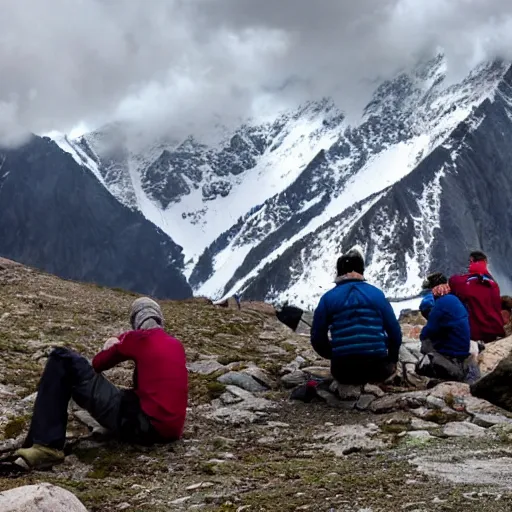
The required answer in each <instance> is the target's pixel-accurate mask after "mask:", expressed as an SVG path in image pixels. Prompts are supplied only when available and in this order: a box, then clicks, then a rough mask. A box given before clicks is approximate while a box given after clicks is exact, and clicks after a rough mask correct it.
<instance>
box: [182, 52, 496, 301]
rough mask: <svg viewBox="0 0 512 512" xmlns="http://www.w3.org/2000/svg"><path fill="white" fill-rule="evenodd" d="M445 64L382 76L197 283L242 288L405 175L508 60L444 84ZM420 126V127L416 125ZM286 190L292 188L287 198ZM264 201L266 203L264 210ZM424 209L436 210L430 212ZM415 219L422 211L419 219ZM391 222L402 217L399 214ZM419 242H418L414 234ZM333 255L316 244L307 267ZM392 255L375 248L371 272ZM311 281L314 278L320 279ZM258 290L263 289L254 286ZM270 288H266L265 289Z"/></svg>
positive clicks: (416, 280)
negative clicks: (331, 140) (352, 118)
mask: <svg viewBox="0 0 512 512" xmlns="http://www.w3.org/2000/svg"><path fill="white" fill-rule="evenodd" d="M442 69H443V61H442V60H436V61H435V62H434V63H431V67H430V68H428V69H427V70H426V71H425V69H419V70H418V71H417V73H416V74H414V75H413V76H412V78H411V77H409V76H401V77H398V78H397V79H396V80H395V81H393V82H391V83H385V84H383V86H381V88H379V89H378V90H377V93H376V95H375V97H374V101H373V102H372V103H371V104H370V105H369V106H368V108H367V111H366V114H365V117H364V118H363V122H362V123H361V124H360V125H359V126H358V127H357V128H355V129H352V128H349V129H347V130H346V131H345V132H344V134H343V135H341V136H340V138H339V139H338V141H337V142H336V143H335V144H333V146H331V148H330V149H329V150H328V151H327V152H325V154H323V155H321V156H320V158H318V159H317V162H315V163H314V165H312V166H311V165H310V166H308V168H307V169H306V170H305V171H304V172H303V173H302V174H301V176H300V177H299V178H298V180H297V181H296V182H295V183H294V184H292V186H290V187H289V188H288V189H287V190H286V191H284V192H283V194H281V195H280V196H279V197H277V198H272V199H270V200H269V201H268V202H267V204H266V206H264V207H263V208H262V211H261V212H260V214H259V216H258V217H257V218H256V219H257V220H256V222H257V225H256V226H255V225H254V224H255V221H254V220H253V219H254V218H255V217H254V216H253V217H252V218H246V219H244V223H243V224H242V226H241V228H240V231H239V232H238V233H236V235H234V236H232V237H231V240H230V243H229V244H227V245H224V246H223V247H222V250H221V251H220V252H219V251H217V254H216V255H215V256H214V257H213V258H212V259H211V262H210V267H211V268H210V271H209V273H208V275H207V276H206V277H207V278H206V279H205V280H204V281H203V282H200V283H199V286H198V283H197V282H196V281H194V280H192V285H193V286H194V287H195V289H196V291H197V292H198V293H201V294H206V295H218V294H223V293H226V294H228V293H232V292H233V291H235V290H243V289H244V288H245V286H246V282H247V281H250V280H251V279H252V278H253V277H254V275H255V274H258V273H259V272H262V273H263V275H265V272H264V271H262V269H263V268H264V267H265V265H266V264H268V262H269V261H272V260H275V259H277V258H279V257H280V255H281V254H283V253H284V252H285V251H286V249H287V248H288V247H290V246H293V244H294V243H296V242H297V241H298V240H301V239H303V238H304V237H306V236H307V235H309V234H310V233H313V232H315V231H316V230H318V228H319V227H320V226H322V225H323V224H325V223H327V222H328V221H329V219H332V218H333V217H335V216H336V215H338V214H339V213H340V212H343V211H344V210H346V209H347V208H349V207H350V206H351V205H354V204H356V203H357V202H359V201H363V200H364V199H366V198H368V197H370V196H371V195H372V194H375V193H377V192H380V191H383V190H384V189H385V188H386V187H388V186H391V185H393V184H394V183H396V182H398V181H399V180H401V179H402V178H403V177H404V176H407V175H408V174H409V173H410V172H411V171H412V170H413V169H415V168H416V167H417V165H418V163H419V162H421V161H422V160H424V159H425V158H426V157H428V155H429V154H430V153H431V152H432V151H433V150H434V149H435V148H436V147H437V146H438V145H439V144H440V143H442V142H443V141H444V140H445V138H446V137H447V136H448V135H449V134H450V133H451V131H453V130H454V129H455V127H456V126H457V125H458V124H459V123H460V121H461V120H464V119H465V118H467V117H468V116H469V115H470V114H471V112H472V111H473V109H474V108H475V107H476V106H477V105H479V104H480V103H481V102H482V101H483V100H484V99H485V98H487V97H492V96H493V92H494V88H495V87H496V86H497V84H498V83H499V80H500V79H501V77H502V76H503V74H504V72H505V69H506V68H505V67H504V66H501V65H494V64H493V65H489V66H484V67H481V68H479V69H478V70H475V72H474V73H472V74H471V75H470V76H468V78H467V79H466V80H465V81H464V82H463V83H462V84H459V85H458V86H450V87H446V88H443V79H442ZM425 73H426V74H427V76H428V77H430V82H431V83H432V85H430V86H427V87H425V84H424V82H421V81H420V80H419V79H418V76H422V75H423V76H424V75H425ZM421 130H425V131H424V132H423V133H421ZM312 164H313V162H312ZM311 167H312V168H311ZM308 171H309V172H308ZM297 183H299V186H298V187H295V188H296V189H297V188H298V189H302V191H301V192H300V193H298V192H297V190H292V189H293V187H294V186H295V185H297ZM322 194H325V196H324V197H325V198H326V201H324V203H325V204H324V205H323V207H322V208H321V209H320V210H319V211H317V212H316V213H315V215H314V216H312V217H311V219H309V221H308V222H307V223H305V225H304V226H303V227H302V228H301V229H300V230H291V229H286V228H285V229H284V230H283V231H284V233H283V236H281V237H280V238H279V237H277V238H276V236H275V233H276V230H279V229H281V228H283V227H284V226H285V225H286V224H288V228H291V226H290V224H293V223H294V221H293V220H292V221H291V222H290V218H292V219H293V217H294V216H296V217H297V218H296V219H295V225H296V224H297V220H298V218H299V217H300V219H301V220H303V218H304V214H303V213H302V210H299V209H298V208H299V207H300V206H301V204H302V201H304V200H308V199H310V198H311V197H314V198H316V199H317V200H319V198H320V197H322ZM287 195H291V196H292V198H293V200H292V201H291V202H290V201H289V200H288V198H287ZM424 195H425V197H424V199H422V200H423V201H427V200H430V199H431V197H430V196H431V195H432V194H431V193H430V192H429V191H428V189H426V190H425V193H424ZM265 208H266V210H267V211H263V210H264V209H265ZM281 209H284V214H283V215H281V218H280V219H279V218H278V219H276V216H277V214H276V212H279V211H280V210H281ZM425 215H427V213H425ZM428 215H430V216H435V212H432V213H429V214H428ZM269 220H271V221H272V222H271V224H270V226H269V228H268V229H262V226H264V222H267V223H268V222H269ZM352 220H354V219H352ZM420 221H421V217H420V219H419V221H418V222H420ZM390 222H395V221H390ZM396 222H400V220H399V219H397V220H396ZM256 228H258V229H256ZM432 229H434V228H432ZM432 229H431V230H432ZM386 230H388V231H389V230H392V226H389V225H388V226H383V227H382V231H383V233H384V234H383V235H382V236H385V231H386ZM244 232H249V233H250V236H245V237H244ZM426 234H427V235H428V233H426ZM337 236H338V238H337V240H338V247H340V245H341V240H342V238H340V234H339V233H338V234H337ZM430 236H432V235H431V233H430ZM271 237H273V238H274V240H273V242H272V243H271V244H269V243H266V242H268V241H269V239H270V238H271ZM362 242H364V241H362ZM365 245H369V244H368V243H367V244H365ZM370 245H371V244H370ZM373 245H375V243H374V244H373ZM416 245H417V246H418V247H419V242H418V243H416ZM262 246H265V248H266V250H265V251H262V250H261V247H262ZM331 247H332V249H333V250H334V254H337V253H339V249H338V250H335V248H334V247H333V246H332V244H330V246H329V248H330V249H331ZM422 250H423V252H421V251H419V249H418V251H419V252H417V254H416V253H414V254H412V253H411V254H410V255H409V265H408V267H407V268H408V269H409V272H408V276H409V277H408V279H406V280H405V281H403V280H401V281H400V288H401V289H402V292H401V293H402V294H404V295H407V294H409V293H414V290H416V292H417V291H418V287H419V284H420V282H421V275H422V273H423V272H424V271H425V269H426V268H427V267H428V256H427V254H428V248H424V249H422ZM242 258H244V262H243V264H242V265H240V260H241V259H242ZM332 258H333V255H332V253H331V254H329V253H328V251H326V250H325V248H324V247H319V248H318V252H317V253H315V255H314V257H312V258H310V260H309V265H310V267H309V270H312V268H311V267H318V268H320V269H321V270H320V272H324V271H325V267H326V265H327V264H328V263H327V262H329V264H330V265H332ZM392 258H393V254H389V255H387V256H385V255H380V257H379V255H378V254H376V255H375V260H372V264H371V265H370V268H369V275H370V276H372V277H373V276H374V277H378V276H379V275H380V273H381V271H382V269H383V267H385V265H386V264H385V262H386V259H387V265H388V267H389V266H392V265H391V261H390V259H392ZM230 261H231V263H232V264H231V265H229V262H230ZM376 262H378V263H376ZM199 263H201V261H200V262H199ZM331 268H332V267H331ZM221 269H222V270H221ZM231 269H234V273H233V278H232V279H231V280H229V281H228V283H227V286H225V288H224V289H222V285H223V283H225V277H226V275H227V274H229V273H230V272H231V271H232V270H231ZM192 277H194V274H192ZM315 279H316V277H315ZM377 281H379V282H382V285H383V286H384V287H385V288H386V289H387V290H388V292H390V293H398V290H397V289H395V288H396V287H393V286H392V284H391V282H389V279H377ZM315 282H317V283H318V281H317V280H316V281H315ZM310 284H311V283H308V282H305V283H304V287H303V288H302V289H301V291H299V290H297V291H295V292H290V293H293V297H294V299H298V298H300V297H302V296H304V295H305V294H306V293H307V292H306V290H308V289H311V286H310ZM322 286H323V285H322ZM261 292H262V290H259V291H258V293H261ZM271 295H272V293H271V292H270V291H269V292H268V293H267V295H266V296H267V297H271Z"/></svg>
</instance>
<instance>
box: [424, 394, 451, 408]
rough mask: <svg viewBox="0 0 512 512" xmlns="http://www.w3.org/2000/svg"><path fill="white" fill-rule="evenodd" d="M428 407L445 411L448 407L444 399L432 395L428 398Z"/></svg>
mask: <svg viewBox="0 0 512 512" xmlns="http://www.w3.org/2000/svg"><path fill="white" fill-rule="evenodd" d="M426 405H427V407H430V408H432V409H444V408H445V407H446V402H445V401H444V400H443V399H442V398H437V397H436V396H432V395H430V396H427V403H426Z"/></svg>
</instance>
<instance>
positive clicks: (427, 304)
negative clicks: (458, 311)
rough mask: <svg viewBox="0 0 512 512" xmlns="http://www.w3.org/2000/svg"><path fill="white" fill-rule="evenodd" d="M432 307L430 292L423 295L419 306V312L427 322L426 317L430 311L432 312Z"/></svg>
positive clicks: (432, 296)
mask: <svg viewBox="0 0 512 512" xmlns="http://www.w3.org/2000/svg"><path fill="white" fill-rule="evenodd" d="M433 307H434V294H433V293H432V292H430V293H428V294H427V295H425V297H424V298H423V300H422V301H421V304H420V312H421V314H422V316H423V318H425V320H428V315H429V314H430V311H432V308H433Z"/></svg>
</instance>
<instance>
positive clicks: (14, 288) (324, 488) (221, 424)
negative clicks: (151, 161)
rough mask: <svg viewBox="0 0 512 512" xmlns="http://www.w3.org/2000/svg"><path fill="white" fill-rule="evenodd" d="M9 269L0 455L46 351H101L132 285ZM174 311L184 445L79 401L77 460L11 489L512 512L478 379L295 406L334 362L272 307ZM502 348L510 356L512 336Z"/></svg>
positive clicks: (262, 504)
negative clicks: (92, 411) (112, 435)
mask: <svg viewBox="0 0 512 512" xmlns="http://www.w3.org/2000/svg"><path fill="white" fill-rule="evenodd" d="M0 265H1V266H0V349H1V350H0V359H1V365H0V395H1V398H2V402H1V406H0V432H1V433H2V440H1V441H0V451H1V452H2V453H7V454H8V453H10V452H11V451H12V450H13V449H14V448H15V446H17V445H18V444H19V443H20V441H21V439H22V437H23V432H24V430H25V429H26V426H27V422H28V420H29V417H30V408H31V404H32V403H33V400H34V392H35V391H36V386H37V380H38V376H39V375H40V373H41V370H42V368H43V365H44V363H45V358H46V356H47V354H48V352H49V350H50V347H51V346H52V345H60V344H62V345H66V346H70V347H73V348H75V349H76V350H79V351H80V352H82V353H84V354H86V355H87V356H89V357H91V356H93V355H94V354H95V352H96V351H97V350H99V349H100V347H101V346H102V344H103V342H104V340H105V338H107V337H109V336H110V335H111V334H113V333H118V332H120V331H121V330H123V329H126V328H127V311H128V310H129V305H130V303H131V301H132V300H133V298H134V295H133V294H131V293H128V292H122V291H118V290H111V289H107V288H101V287H98V286H95V285H91V284H80V283H75V282H71V281H63V280H61V279H58V278H56V277H53V276H50V275H47V274H43V273H41V272H39V271H35V270H32V269H29V268H27V267H24V266H21V265H16V264H13V263H12V262H8V261H5V260H3V261H0ZM162 305H163V310H164V313H165V316H166V320H167V328H168V330H169V331H170V332H172V333H173V334H175V335H176V336H178V337H179V338H180V339H181V340H182V341H183V343H184V346H185V348H186V351H187V357H188V364H189V370H190V385H191V389H190V403H189V411H188V421H187V426H186V432H185V436H184V439H183V440H182V441H180V442H178V443H175V444H173V445H171V446H157V447H154V448H142V447H135V446H122V445H119V444H117V443H115V442H112V441H108V440H107V439H106V438H105V437H104V436H102V432H101V429H98V428H97V425H95V424H94V423H93V422H91V421H90V417H89V418H88V417H87V415H83V414H80V412H78V411H76V410H74V409H73V414H72V415H71V418H72V421H71V423H70V425H69V429H68V438H69V439H68V440H69V448H68V451H69V452H70V455H69V456H68V457H67V458H66V462H65V464H63V465H61V466H59V467H56V468H55V469H54V470H53V471H51V472H46V473H37V472H36V473H33V474H22V475H19V476H17V477H12V476H9V477H8V476H0V491H2V490H5V489H10V488H14V487H18V486H21V485H25V484H34V483H39V482H50V483H53V484H55V485H58V486H61V487H64V488H66V489H68V490H70V491H71V492H72V493H74V494H75V495H76V496H77V497H78V498H79V499H80V500H81V501H82V502H83V503H84V504H85V506H86V507H87V509H88V510H90V511H94V512H100V511H101V512H107V511H109V512H111V511H114V510H128V511H130V510H133V511H139V510H144V512H156V511H158V512H160V511H161V512H163V511H168V510H195V509H200V510H205V511H219V512H220V511H223V512H227V511H233V512H235V511H242V510H262V511H275V510H282V511H290V512H291V511H296V510H311V511H313V510H314V511H326V512H327V511H343V512H363V511H366V512H368V511H372V512H381V511H396V510H416V511H420V510H421V511H439V512H441V511H442V512H446V511H448V510H451V511H459V510H466V511H475V512H477V511H478V512H485V511H489V512H490V511H493V512H500V511H502V512H505V511H508V510H510V508H511V506H512V486H511V481H512V478H511V476H512V450H511V448H510V442H511V435H512V434H511V433H512V427H511V422H512V420H511V419H509V414H508V413H507V412H505V411H501V410H498V409H496V408H495V407H493V406H491V405H490V404H489V403H487V402H484V401H482V400H478V399H476V398H473V397H471V396H470V395H469V391H468V388H467V386H465V385H460V384H457V385H454V384H448V385H442V386H440V387H437V388H435V389H432V390H428V391H427V390H424V389H421V383H420V382H416V385H419V386H420V387H419V388H412V387H409V388H407V387H404V386H405V385H406V384H405V383H404V381H403V379H401V378H397V379H396V380H394V381H393V382H392V383H390V384H389V385H388V386H387V387H384V388H382V389H381V388H375V387H371V386H370V387H366V388H365V389H364V390H360V389H358V388H357V389H354V388H347V387H338V388H336V387H334V386H331V389H330V390H329V386H327V388H323V389H320V390H319V391H318V396H317V399H316V401H315V402H314V403H309V404H305V403H302V402H299V401H290V400H289V393H290V388H291V386H294V385H295V384H300V383H302V382H304V381H305V380H307V379H308V378H310V377H311V376H317V377H321V376H326V375H328V369H327V368H326V366H325V362H324V361H321V360H318V359H317V358H316V356H315V354H314V353H313V352H312V351H311V349H310V348H309V345H308V338H307V337H305V336H301V335H297V334H294V333H292V332H291V331H289V330H288V329H287V328H285V327H284V326H283V325H282V324H279V323H278V322H277V320H276V319H275V316H274V314H273V310H272V308H269V307H268V306H266V305H264V304H260V303H242V309H241V310H240V311H239V310H238V309H235V308H234V309H231V308H229V307H227V308H223V307H217V306H213V305H212V304H210V303H208V302H207V301H204V300H201V299H190V300H185V301H174V302H171V301H164V302H163V303H162ZM403 321H404V322H406V323H405V324H404V326H403V330H404V335H405V340H406V346H405V349H404V353H403V354H402V362H403V363H404V365H405V367H406V368H407V366H408V365H410V364H412V363H413V362H414V360H415V359H414V358H415V355H414V354H415V350H417V342H416V341H415V338H416V337H417V334H418V331H419V326H418V325H415V324H417V323H418V320H417V319H415V318H414V316H409V317H408V318H406V319H404V320H403ZM501 343H502V347H501V350H503V346H504V345H506V344H507V343H508V346H509V348H508V350H510V345H511V344H512V341H511V340H508V341H505V342H501ZM490 352H492V351H490ZM502 356H503V354H502ZM411 358H412V359H411ZM131 372H132V368H131V366H130V365H129V364H123V365H122V366H120V367H119V368H116V369H114V370H111V371H110V372H109V377H110V378H111V379H112V380H114V381H115V382H116V383H117V384H119V385H129V384H130V381H131ZM411 385H412V384H411ZM87 424H89V425H90V427H87V426H86V425H87ZM91 431H92V432H91ZM0 471H1V464H0Z"/></svg>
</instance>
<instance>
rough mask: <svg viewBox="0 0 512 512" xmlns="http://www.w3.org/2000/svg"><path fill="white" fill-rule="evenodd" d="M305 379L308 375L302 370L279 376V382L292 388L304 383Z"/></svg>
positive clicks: (306, 379)
mask: <svg viewBox="0 0 512 512" xmlns="http://www.w3.org/2000/svg"><path fill="white" fill-rule="evenodd" d="M307 381H308V376H307V375H306V374H305V373H304V372H303V371H302V370H297V371H295V372H292V373H288V374H287V375H283V376H282V377H281V384H282V385H283V386H284V387H285V388H294V387H295V386H300V385H301V384H305V383H306V382H307Z"/></svg>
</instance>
